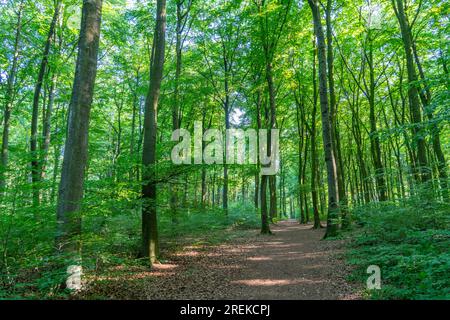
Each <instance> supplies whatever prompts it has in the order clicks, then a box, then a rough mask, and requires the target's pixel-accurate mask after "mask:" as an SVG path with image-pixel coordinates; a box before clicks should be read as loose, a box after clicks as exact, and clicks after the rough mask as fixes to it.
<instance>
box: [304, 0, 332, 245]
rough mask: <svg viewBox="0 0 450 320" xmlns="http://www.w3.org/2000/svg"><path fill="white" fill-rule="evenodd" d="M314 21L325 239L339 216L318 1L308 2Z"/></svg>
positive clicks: (329, 234)
mask: <svg viewBox="0 0 450 320" xmlns="http://www.w3.org/2000/svg"><path fill="white" fill-rule="evenodd" d="M308 3H309V5H310V7H311V10H312V13H313V19H314V30H315V34H316V38H317V46H318V60H319V96H320V109H321V113H322V139H323V145H324V151H325V163H326V167H327V177H328V179H327V180H328V181H327V182H328V216H327V231H326V234H325V237H328V236H334V235H336V233H337V229H338V223H337V218H338V215H339V199H338V194H337V174H336V161H335V157H334V152H333V140H332V134H331V121H330V110H329V107H328V95H327V91H328V90H327V62H326V51H325V35H324V32H323V28H322V22H321V17H320V9H319V1H318V0H308Z"/></svg>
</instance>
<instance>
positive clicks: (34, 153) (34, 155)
mask: <svg viewBox="0 0 450 320" xmlns="http://www.w3.org/2000/svg"><path fill="white" fill-rule="evenodd" d="M60 8H61V1H60V0H59V1H58V2H56V4H55V11H54V13H53V18H52V21H51V23H50V29H49V31H48V35H47V40H46V42H45V45H44V51H43V54H42V60H41V64H40V67H39V73H38V77H37V81H36V85H35V87H34V96H33V113H32V118H31V140H30V152H31V159H32V160H31V177H32V182H33V206H34V207H35V208H37V207H38V206H39V202H40V200H39V186H38V184H39V182H40V178H41V174H40V172H39V169H40V167H41V166H40V164H39V158H40V156H39V154H38V120H39V100H40V95H41V89H42V84H43V82H44V76H45V72H46V70H47V66H48V55H49V53H50V47H51V45H52V43H53V36H54V33H55V28H56V22H57V21H58V17H59V11H60Z"/></svg>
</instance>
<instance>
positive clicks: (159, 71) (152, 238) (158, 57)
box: [142, 0, 166, 264]
mask: <svg viewBox="0 0 450 320" xmlns="http://www.w3.org/2000/svg"><path fill="white" fill-rule="evenodd" d="M165 46H166V0H158V1H157V6H156V26H155V32H154V35H153V47H152V55H151V61H150V86H149V89H148V94H147V99H146V101H145V116H144V147H143V149H142V165H143V172H142V179H143V185H142V201H143V204H142V254H143V256H144V257H146V258H148V259H149V262H150V264H153V263H155V262H156V261H157V259H158V255H159V239H158V225H157V215H156V213H157V211H156V183H157V182H156V168H155V166H156V161H157V158H156V141H157V140H156V134H157V132H156V131H157V114H158V102H159V96H160V90H161V82H162V76H163V68H164V54H165Z"/></svg>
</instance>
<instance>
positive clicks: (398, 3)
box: [391, 0, 431, 182]
mask: <svg viewBox="0 0 450 320" xmlns="http://www.w3.org/2000/svg"><path fill="white" fill-rule="evenodd" d="M391 1H392V5H393V7H394V11H395V15H396V16H397V19H398V22H399V25H400V30H401V34H402V39H403V47H404V50H405V57H406V67H407V71H408V83H409V86H408V100H409V109H410V113H411V120H412V122H413V124H414V126H413V129H412V133H413V137H414V139H415V140H416V141H417V159H418V162H419V168H418V173H417V174H419V176H420V178H421V180H422V181H423V182H426V181H428V180H430V177H431V176H430V170H429V167H428V161H427V150H426V146H425V139H424V137H423V134H421V131H422V129H421V128H420V125H421V123H422V115H421V112H420V104H419V95H418V90H417V85H416V82H417V80H418V79H417V74H416V70H415V67H414V58H413V52H412V35H411V30H410V29H409V27H408V21H407V19H406V15H405V11H404V7H403V0H391Z"/></svg>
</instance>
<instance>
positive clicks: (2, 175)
mask: <svg viewBox="0 0 450 320" xmlns="http://www.w3.org/2000/svg"><path fill="white" fill-rule="evenodd" d="M23 8H24V1H23V0H22V1H20V3H19V4H18V9H17V24H16V36H15V39H14V52H13V60H12V63H11V69H10V71H9V73H8V81H7V83H6V95H5V107H4V111H3V134H2V147H1V153H0V200H1V198H2V197H3V193H4V191H5V188H6V171H7V170H8V160H9V129H10V121H11V111H12V106H13V102H14V101H13V100H14V99H13V97H14V83H15V81H16V74H17V68H18V62H19V51H20V39H21V36H22V33H21V32H22V13H23Z"/></svg>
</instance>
